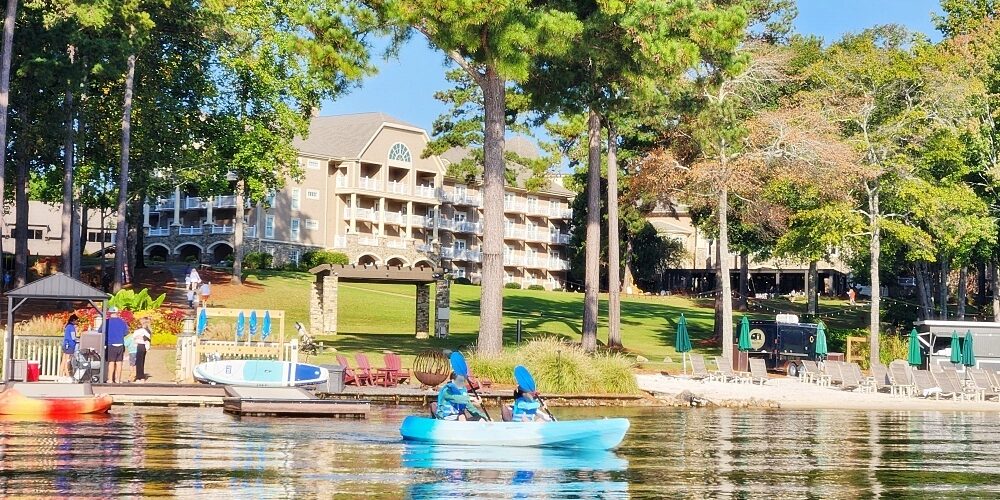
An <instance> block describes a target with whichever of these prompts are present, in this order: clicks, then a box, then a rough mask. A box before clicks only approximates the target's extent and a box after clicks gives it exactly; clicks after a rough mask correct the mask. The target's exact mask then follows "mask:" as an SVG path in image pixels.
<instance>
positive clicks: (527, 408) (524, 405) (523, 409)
mask: <svg viewBox="0 0 1000 500" xmlns="http://www.w3.org/2000/svg"><path fill="white" fill-rule="evenodd" d="M541 407H542V404H541V403H539V402H538V401H537V400H535V401H532V400H530V399H528V398H526V397H523V396H522V397H519V398H517V399H516V400H514V408H513V412H512V414H513V417H514V421H515V422H521V421H532V420H534V419H535V414H536V413H538V409H539V408H541Z"/></svg>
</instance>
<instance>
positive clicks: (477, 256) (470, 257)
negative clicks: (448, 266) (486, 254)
mask: <svg viewBox="0 0 1000 500" xmlns="http://www.w3.org/2000/svg"><path fill="white" fill-rule="evenodd" d="M452 260H461V261H467V262H479V261H481V260H483V254H482V252H479V251H478V250H462V251H454V252H453V256H452Z"/></svg>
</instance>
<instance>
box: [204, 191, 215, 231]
mask: <svg viewBox="0 0 1000 500" xmlns="http://www.w3.org/2000/svg"><path fill="white" fill-rule="evenodd" d="M214 204H215V199H214V198H213V197H211V196H209V197H208V200H206V201H205V207H206V208H205V210H206V212H205V223H206V224H208V225H209V226H211V225H214V224H215V218H214V217H212V205H214Z"/></svg>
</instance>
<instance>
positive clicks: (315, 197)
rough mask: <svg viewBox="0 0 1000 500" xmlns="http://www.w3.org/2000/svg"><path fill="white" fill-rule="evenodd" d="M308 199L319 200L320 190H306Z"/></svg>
mask: <svg viewBox="0 0 1000 500" xmlns="http://www.w3.org/2000/svg"><path fill="white" fill-rule="evenodd" d="M306 198H309V199H310V200H318V199H319V189H306Z"/></svg>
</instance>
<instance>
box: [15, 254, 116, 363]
mask: <svg viewBox="0 0 1000 500" xmlns="http://www.w3.org/2000/svg"><path fill="white" fill-rule="evenodd" d="M6 295H7V336H6V340H5V342H4V356H3V378H4V380H5V381H7V382H9V381H10V380H11V377H12V375H13V370H12V369H11V368H12V361H13V357H14V313H15V312H16V311H17V310H18V308H20V307H21V306H22V305H24V303H25V302H27V301H28V300H47V301H67V302H77V301H87V302H88V303H89V304H90V305H91V306H93V307H94V309H99V310H100V311H101V318H102V319H103V318H106V317H107V315H108V314H107V313H108V299H109V298H110V296H109V295H108V294H106V293H104V292H102V291H100V290H98V289H96V288H94V287H92V286H90V285H88V284H86V283H84V282H82V281H79V280H76V279H73V278H71V277H69V276H66V275H65V274H63V273H56V274H53V275H51V276H46V277H44V278H42V279H39V280H36V281H33V282H31V283H28V284H27V285H24V286H22V287H19V288H15V289H13V290H11V291H9V292H7V294H6ZM97 302H100V303H101V306H100V307H98V306H97V304H96V303H97ZM106 325H107V321H101V345H104V344H105V342H106ZM101 359H102V363H101V380H104V370H105V363H104V362H103V360H104V359H105V353H101Z"/></svg>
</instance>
